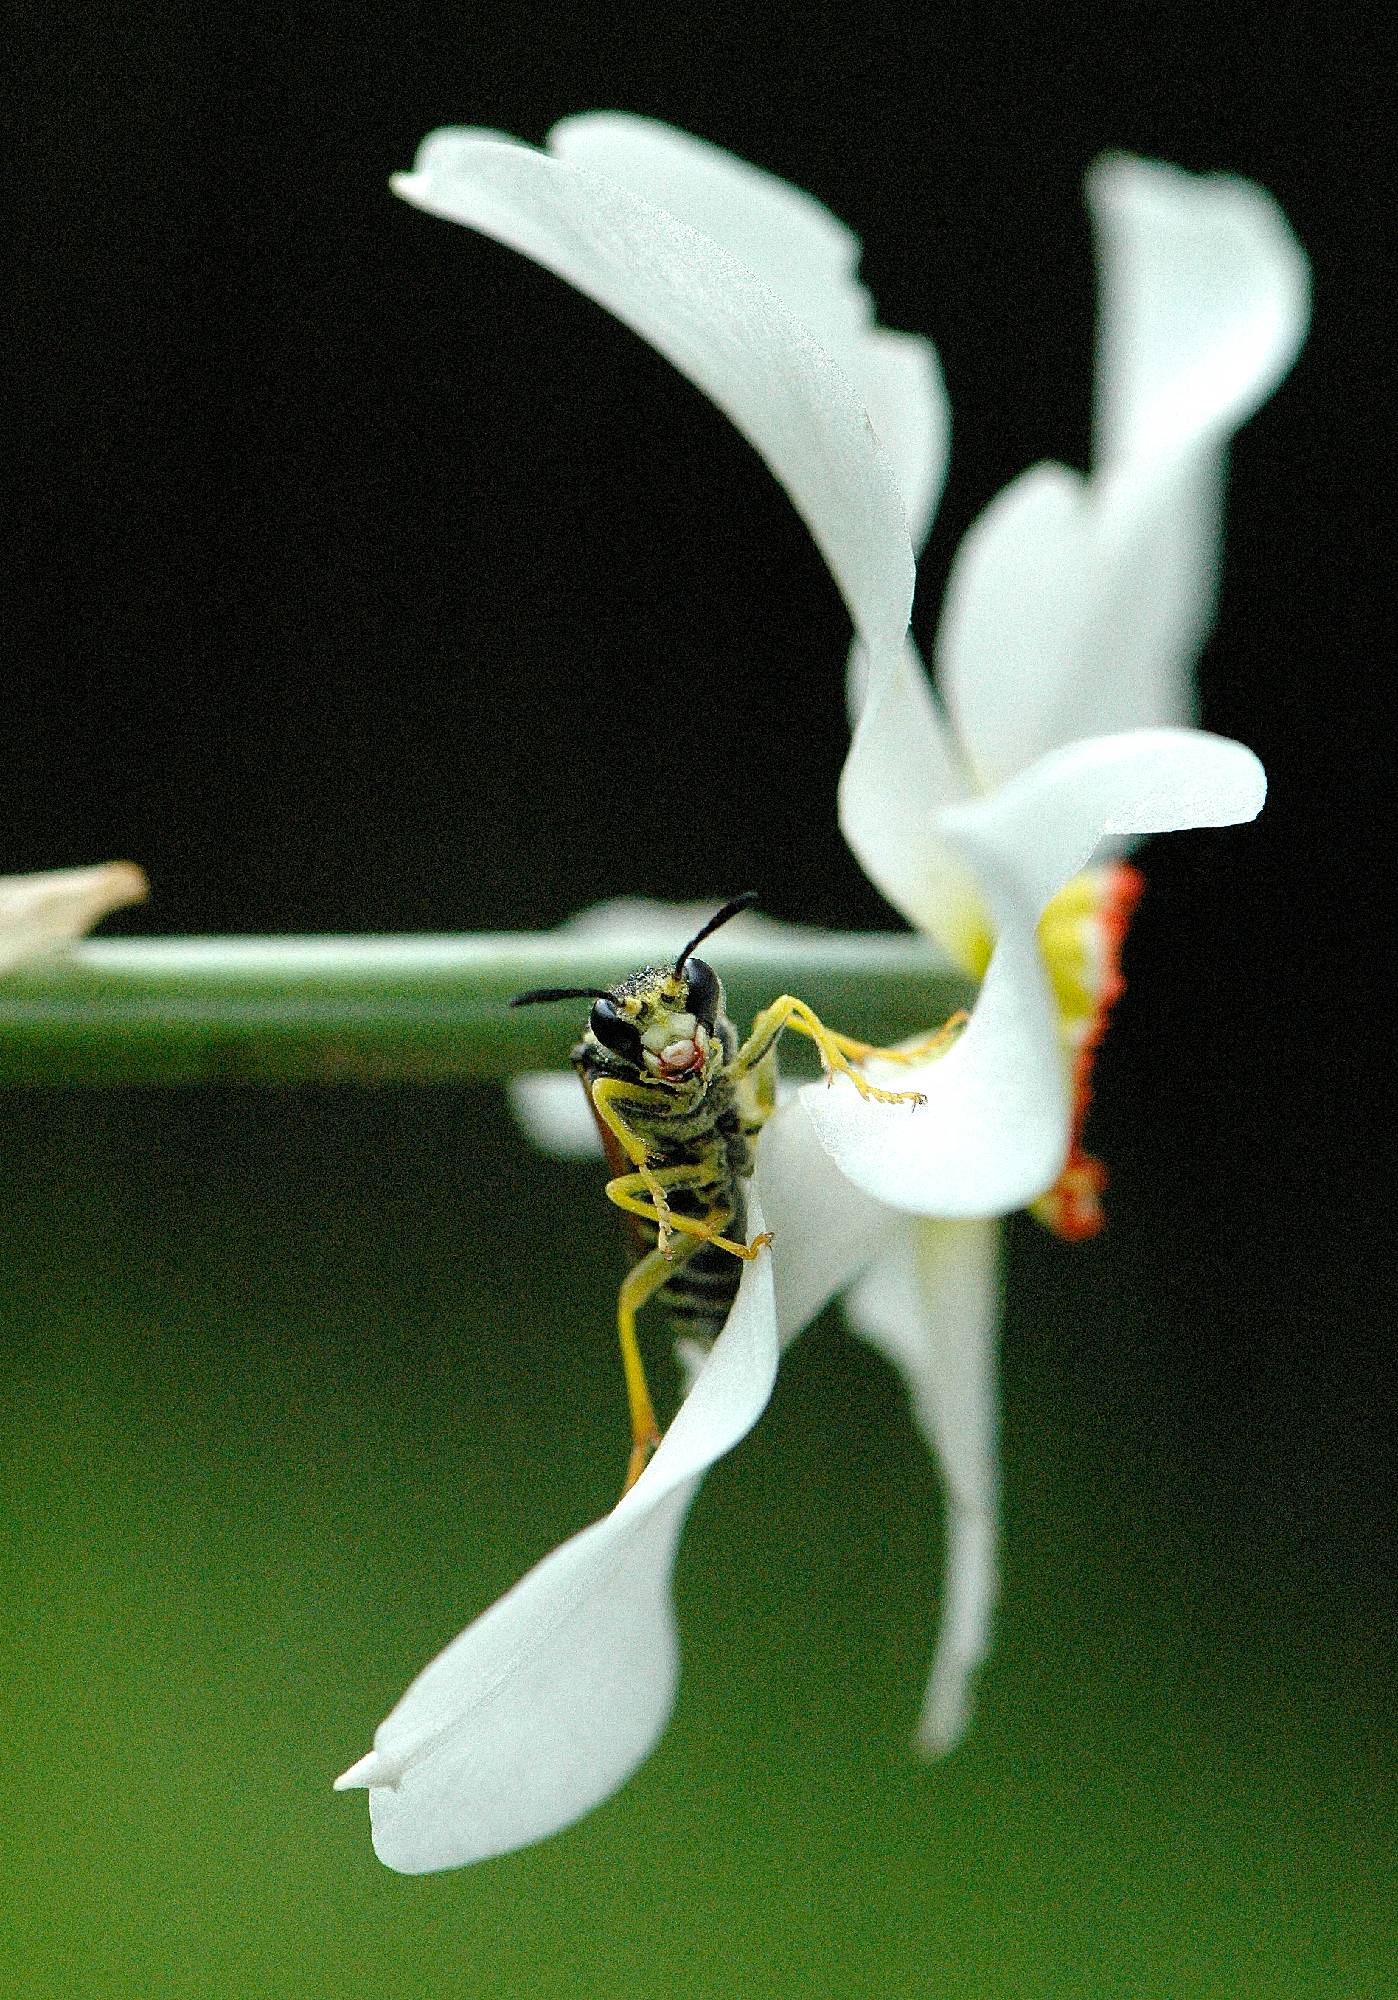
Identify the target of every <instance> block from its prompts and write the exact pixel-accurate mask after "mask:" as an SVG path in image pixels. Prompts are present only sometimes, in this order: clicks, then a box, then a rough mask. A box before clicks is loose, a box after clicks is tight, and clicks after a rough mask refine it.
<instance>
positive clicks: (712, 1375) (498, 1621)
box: [335, 1203, 777, 1874]
mask: <svg viewBox="0 0 1398 2000" xmlns="http://www.w3.org/2000/svg"><path fill="white" fill-rule="evenodd" d="M753 1222H754V1226H755V1227H756V1228H758V1229H760V1228H762V1227H763V1222H762V1217H761V1214H760V1212H759V1207H758V1204H757V1203H754V1204H753ZM776 1368H777V1327H776V1308H775V1303H774V1297H773V1289H772V1273H771V1268H770V1264H769V1262H768V1260H767V1259H766V1258H758V1259H756V1260H755V1261H754V1262H753V1263H751V1264H748V1265H747V1266H746V1267H745V1268H744V1271H743V1279H742V1284H741V1286H740V1287H739V1290H738V1296H737V1299H736V1300H735V1302H734V1305H733V1310H732V1312H731V1313H730V1314H729V1316H728V1323H727V1325H726V1326H725V1327H724V1329H723V1332H722V1333H721V1334H720V1335H719V1338H718V1340H717V1341H716V1342H715V1344H714V1348H713V1351H712V1353H711V1354H710V1355H709V1357H708V1360H707V1362H706V1363H705V1365H704V1366H703V1368H702V1369H701V1371H700V1373H699V1376H698V1379H697V1380H696V1382H695V1384H694V1387H693V1389H692V1391H691V1392H690V1394H689V1396H688V1398H687V1399H686V1400H685V1402H684V1403H683V1404H682V1405H681V1406H680V1410H679V1414H678V1415H677V1416H676V1418H675V1420H674V1422H673V1423H672V1424H671V1426H670V1428H669V1430H668V1431H667V1433H666V1435H665V1438H664V1441H663V1442H662V1444H661V1446H660V1448H659V1450H658V1451H657V1452H656V1454H655V1456H654V1458H653V1459H652V1460H651V1462H650V1464H649V1465H648V1466H647V1467H646V1470H645V1471H644V1472H643V1473H642V1475H641V1477H640V1479H638V1480H637V1482H636V1484H635V1486H633V1487H632V1489H631V1491H630V1492H629V1493H628V1494H626V1495H625V1497H624V1498H623V1499H622V1500H620V1501H619V1502H618V1503H617V1505H616V1507H615V1508H614V1509H613V1510H612V1512H611V1513H610V1514H608V1515H606V1516H605V1517H604V1519H602V1520H600V1521H596V1522H594V1523H593V1524H592V1526H591V1527H589V1528H584V1529H583V1531H582V1532H581V1534H578V1535H574V1536H573V1537H572V1539H571V1540H570V1541H567V1542H564V1543H563V1544H562V1545H561V1547H559V1548H557V1549H555V1550H554V1551H553V1553H552V1554H551V1555H548V1556H545V1558H544V1560H543V1561H542V1562H541V1563H539V1564H538V1565H537V1566H536V1567H535V1568H534V1569H532V1570H530V1571H529V1573H528V1575H527V1576H525V1577H524V1578H523V1579H522V1580H521V1581H520V1582H519V1583H517V1584H516V1585H515V1587H514V1588H513V1590H511V1591H509V1592H507V1594H506V1595H505V1596H504V1597H502V1598H501V1599H500V1600H499V1602H498V1603H496V1604H495V1605H493V1606H492V1607H491V1609H490V1610H489V1611H487V1612H485V1613H484V1615H483V1616H482V1617H480V1618H478V1619H477V1620H476V1621H475V1623H474V1624H473V1625H469V1626H467V1628H466V1630H465V1631H464V1632H462V1633H461V1634H460V1635H459V1636H458V1637H457V1638H456V1639H454V1640H453V1641H452V1642H451V1644H450V1645H449V1646H448V1647H447V1648H446V1650H445V1651H444V1652H442V1653H439V1654H438V1655H437V1657H436V1659H435V1660H433V1661H432V1662H431V1664H430V1665H429V1666H427V1667H425V1668H424V1669H423V1671H422V1672H421V1673H420V1674H419V1675H418V1677H417V1679H416V1680H415V1681H414V1682H413V1683H412V1685H411V1687H410V1688H409V1689H408V1691H407V1693H406V1694H405V1695H404V1696H403V1698H402V1700H401V1701H400V1702H399V1703H398V1705H397V1706H396V1708H394V1709H393V1710H392V1711H391V1713H390V1714H389V1715H388V1716H387V1717H386V1718H385V1720H384V1721H383V1722H382V1723H381V1724H380V1725H379V1728H378V1729H377V1731H376V1732H375V1736H374V1748H373V1749H372V1750H371V1751H370V1752H369V1753H368V1755H367V1756H364V1757H361V1758H360V1760H359V1761H358V1763H356V1764H354V1765H352V1766H351V1767H350V1769H349V1770H348V1771H346V1772H345V1773H344V1774H343V1776H341V1777H340V1778H337V1779H336V1781H335V1782H336V1789H337V1790H344V1789H348V1788H353V1787H360V1786H364V1787H367V1788H368V1790H369V1812H370V1821H371V1825H372V1829H373V1838H374V1851H375V1853H376V1854H377V1855H378V1857H379V1859H380V1860H381V1861H383V1862H385V1863H386V1864H387V1865H388V1866H389V1867H390V1868H396V1869H398V1870H400V1871H401V1872H403V1873H405V1874H422V1873H425V1872H428V1871H430V1870H432V1869H437V1868H455V1867H460V1866H462V1865H463V1864H464V1863H466V1862H469V1861H481V1860H484V1859H486V1858H487V1857H488V1856H490V1855H494V1854H507V1853H509V1852H511V1851H512V1850H513V1849H515V1848H518V1847H524V1846H527V1845H528V1844H529V1843H530V1842H531V1841H535V1840H542V1839H543V1838H544V1837H545V1836H546V1835H548V1834H550V1833H556V1832H557V1831H558V1830H559V1829H560V1828H561V1827H565V1826H568V1825H570V1824H571V1823H572V1822H573V1821H574V1820H576V1819H579V1818H581V1817H582V1815H583V1814H584V1813H586V1812H589V1811H590V1810H591V1809H592V1807H593V1806H595V1805H597V1804H599V1803H600V1802H601V1801H602V1800H603V1799H605V1798H607V1797H609V1796H610V1794H611V1793H613V1792H614V1791H616V1790H617V1789H618V1787H619V1786H621V1785H622V1784H624V1783H625V1781H626V1779H627V1778H628V1777H630V1775H631V1773H632V1772H633V1771H634V1770H635V1768H636V1766H637V1765H638V1764H639V1763H641V1761H642V1760H643V1759H644V1758H645V1757H646V1756H647V1755H648V1754H649V1752H650V1751H651V1749H652V1748H653V1747H654V1745H655V1742H656V1740H657V1738H658V1737H659V1735H660V1733H661V1731H662V1730H663V1729H664V1727H665V1723H666V1721H667V1719H668V1717H669V1714H670V1709H671V1706H672V1705H673V1702H674V1695H675V1685H676V1680H677V1677H678V1672H679V1658H678V1644H677V1639H676V1633H675V1619H674V1608H673V1604H672V1602H671V1571H672V1569H673V1566H674V1559H675V1548H676V1544H677V1541H678V1538H679V1533H680V1529H681V1526H682V1525H683V1522H684V1517H685V1513H686V1511H687V1509H688V1507H689V1503H690V1501H691V1500H692V1499H693V1497H694V1494H695V1492H696V1491H697V1489H698V1485H699V1482H700V1480H701V1479H702V1477H703V1475H704V1473H705V1472H706V1471H707V1470H708V1468H709V1467H710V1466H711V1465H712V1464H713V1462H714V1461H715V1459H717V1458H719V1457H721V1456H722V1454H723V1453H724V1452H726V1451H728V1450H729V1449H730V1448H731V1447H732V1446H733V1445H734V1444H736V1443H737V1441H738V1440H739V1438H741V1437H743V1436H745V1435H746V1433H747V1432H748V1431H749V1430H750V1429H751V1428H752V1425H753V1424H754V1423H755V1422H756V1421H757V1418H758V1417H759V1416H760V1415H761V1413H762V1411H763V1409H764V1408H765V1407H766V1404H767V1400H768V1397H769V1396H770V1395H771V1392H772V1384H773V1381H774V1380H775V1377H776Z"/></svg>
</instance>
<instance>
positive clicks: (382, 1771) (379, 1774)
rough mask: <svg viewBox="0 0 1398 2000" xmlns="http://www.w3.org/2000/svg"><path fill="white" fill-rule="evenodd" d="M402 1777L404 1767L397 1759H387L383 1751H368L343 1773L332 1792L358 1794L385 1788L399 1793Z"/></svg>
mask: <svg viewBox="0 0 1398 2000" xmlns="http://www.w3.org/2000/svg"><path fill="white" fill-rule="evenodd" d="M402 1776H403V1767H402V1765H401V1764H399V1763H398V1761H397V1759H396V1758H393V1757H385V1756H384V1754H383V1752H382V1751H381V1750H367V1751H366V1752H365V1753H364V1755H363V1756H362V1757H361V1758H359V1759H358V1761H357V1762H356V1763H353V1764H351V1765H350V1767H349V1769H348V1770H347V1771H341V1773H340V1775H339V1777H338V1778H337V1779H336V1780H335V1783H334V1785H333V1787H332V1790H334V1791H337V1792H357V1791H369V1790H371V1789H373V1788H375V1787H378V1786H383V1787H386V1788H387V1790H389V1791H397V1789H398V1786H399V1783H400V1782H401V1780H402Z"/></svg>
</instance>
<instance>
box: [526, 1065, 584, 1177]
mask: <svg viewBox="0 0 1398 2000" xmlns="http://www.w3.org/2000/svg"><path fill="white" fill-rule="evenodd" d="M506 1088H507V1090H508V1092H509V1099H510V1109H511V1111H513V1112H514V1114H515V1117H516V1119H517V1120H518V1121H519V1124H520V1125H521V1126H522V1127H523V1130H524V1135H525V1137H526V1138H527V1139H532V1141H533V1142H534V1144H535V1145H536V1146H537V1147H538V1149H539V1151H540V1152H541V1153H547V1154H548V1155H549V1157H550V1158H551V1159H555V1160H600V1159H601V1158H602V1141H601V1139H600V1138H599V1137H598V1133H597V1120H596V1119H595V1118H594V1117H593V1115H592V1106H591V1105H590V1103H589V1102H588V1096H587V1092H586V1090H584V1088H583V1086H582V1083H581V1081H580V1079H579V1078H578V1076H577V1075H576V1074H575V1072H574V1071H572V1070H570V1069H569V1070H556V1069H550V1070H531V1071H530V1073H529V1074H528V1075H527V1076H516V1077H512V1078H511V1080H510V1082H509V1084H508V1085H507V1086H506Z"/></svg>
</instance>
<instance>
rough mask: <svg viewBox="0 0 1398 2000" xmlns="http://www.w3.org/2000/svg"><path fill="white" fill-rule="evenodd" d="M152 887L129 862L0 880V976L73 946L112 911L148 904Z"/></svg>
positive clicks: (56, 870)
mask: <svg viewBox="0 0 1398 2000" xmlns="http://www.w3.org/2000/svg"><path fill="white" fill-rule="evenodd" d="M149 894H150V885H149V883H148V882H147V881H146V878H145V876H144V875H143V874H142V872H141V870H140V869H139V868H137V867H136V866H135V865H134V863H132V862H130V861H108V862H105V863H103V864H102V865H101V866H100V867H96V868H54V869H50V870H49V871H47V872H46V873H44V874H42V875H0V972H5V971H8V970H9V968H10V967H11V966H12V965H18V964H19V963H20V962H21V961H22V960H23V959H26V958H36V957H39V956H40V955H42V954H43V953H44V952H46V951H54V950H57V949H58V948H59V947H60V946H62V945H65V944H72V943H73V941H74V939H76V938H80V937H82V936H83V934H84V933H85V932H86V931H90V930H91V929H92V926H93V925H94V924H95V923H98V922H100V920H101V919H102V918H103V917H105V916H106V915H107V914H108V913H109V912H110V911H112V910H120V909H123V908H125V906H126V905H127V904H128V903H143V902H144V901H145V899H146V897H147V896H148V895H149Z"/></svg>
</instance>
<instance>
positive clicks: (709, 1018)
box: [510, 890, 757, 1095]
mask: <svg viewBox="0 0 1398 2000" xmlns="http://www.w3.org/2000/svg"><path fill="white" fill-rule="evenodd" d="M756 900H757V897H756V894H755V893H754V891H752V890H748V891H747V892H746V894H744V895H741V896H735V897H734V898H733V900H732V902H730V903H725V904H724V906H723V908H722V909H721V910H720V911H719V912H718V914H717V916H714V917H711V918H710V919H709V921H708V923H706V924H705V925H704V926H703V928H702V930H700V931H698V932H697V933H696V934H695V936H694V937H692V938H691V939H690V941H689V943H688V944H687V945H686V946H685V948H684V950H683V951H682V952H681V953H680V955H679V957H678V958H677V959H676V960H675V963H674V964H673V965H672V966H671V965H647V966H643V967H642V969H641V971H639V972H633V973H632V974H631V977H630V978H629V979H623V980H622V981H621V983H620V985H618V986H613V987H612V988H611V989H610V990H609V991H608V992H606V993H599V992H596V991H595V990H593V989H590V988H588V987H578V986H548V987H539V988H536V989H535V990H533V991H532V992H529V993H517V994H516V995H515V997H514V999H513V1000H512V1001H511V1002H510V1005H511V1006H512V1007H528V1006H533V1005H534V1004H535V1002H537V1001H540V1000H578V999H588V1000H591V1001H592V1003H593V1007H592V1012H591V1014H590V1015H589V1016H588V1023H587V1032H586V1034H585V1035H584V1037H583V1047H584V1048H590V1049H591V1050H592V1051H593V1053H594V1054H595V1055H596V1056H597V1057H598V1058H599V1059H600V1060H601V1062H602V1064H603V1066H604V1067H605V1068H606V1069H608V1070H610V1071H611V1072H612V1074H613V1075H617V1074H623V1075H625V1074H629V1075H631V1076H633V1077H634V1078H635V1079H636V1081H637V1082H638V1083H657V1084H663V1085H665V1086H667V1087H668V1088H670V1089H672V1090H679V1091H685V1092H689V1093H691V1094H694V1095H697V1094H698V1093H699V1091H701V1090H702V1088H703V1086H704V1085H705V1084H707V1083H708V1081H709V1078H710V1077H711V1076H712V1075H713V1074H714V1072H715V1070H717V1069H718V1068H720V1067H721V1065H722V1064H723V1063H724V1062H725V1061H726V1059H727V1057H728V1056H729V1055H731V1053H732V1050H733V1048H734V1047H736V1045H737V1042H736V1037H735V1035H734V1033H733V1029H732V1026H731V1024H730V1023H729V1021H728V1019H727V1017H726V1015H725V1014H724V1007H723V982H722V981H721V980H720V978H719V976H718V974H717V973H716V972H715V971H714V969H713V967H712V966H711V965H708V964H706V963H705V961H704V960H703V959H702V958H695V956H694V950H695V947H696V945H700V944H702V943H703V941H704V939H705V938H706V937H708V936H709V934H710V933H711V932H712V931H716V930H717V929H718V927H719V925H720V924H726V923H727V922H728V919H729V918H730V917H734V916H736V915H737V914H738V912H739V911H740V910H746V909H747V908H748V907H749V906H750V905H751V904H752V903H755V902H756ZM575 1060H576V1054H575Z"/></svg>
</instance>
